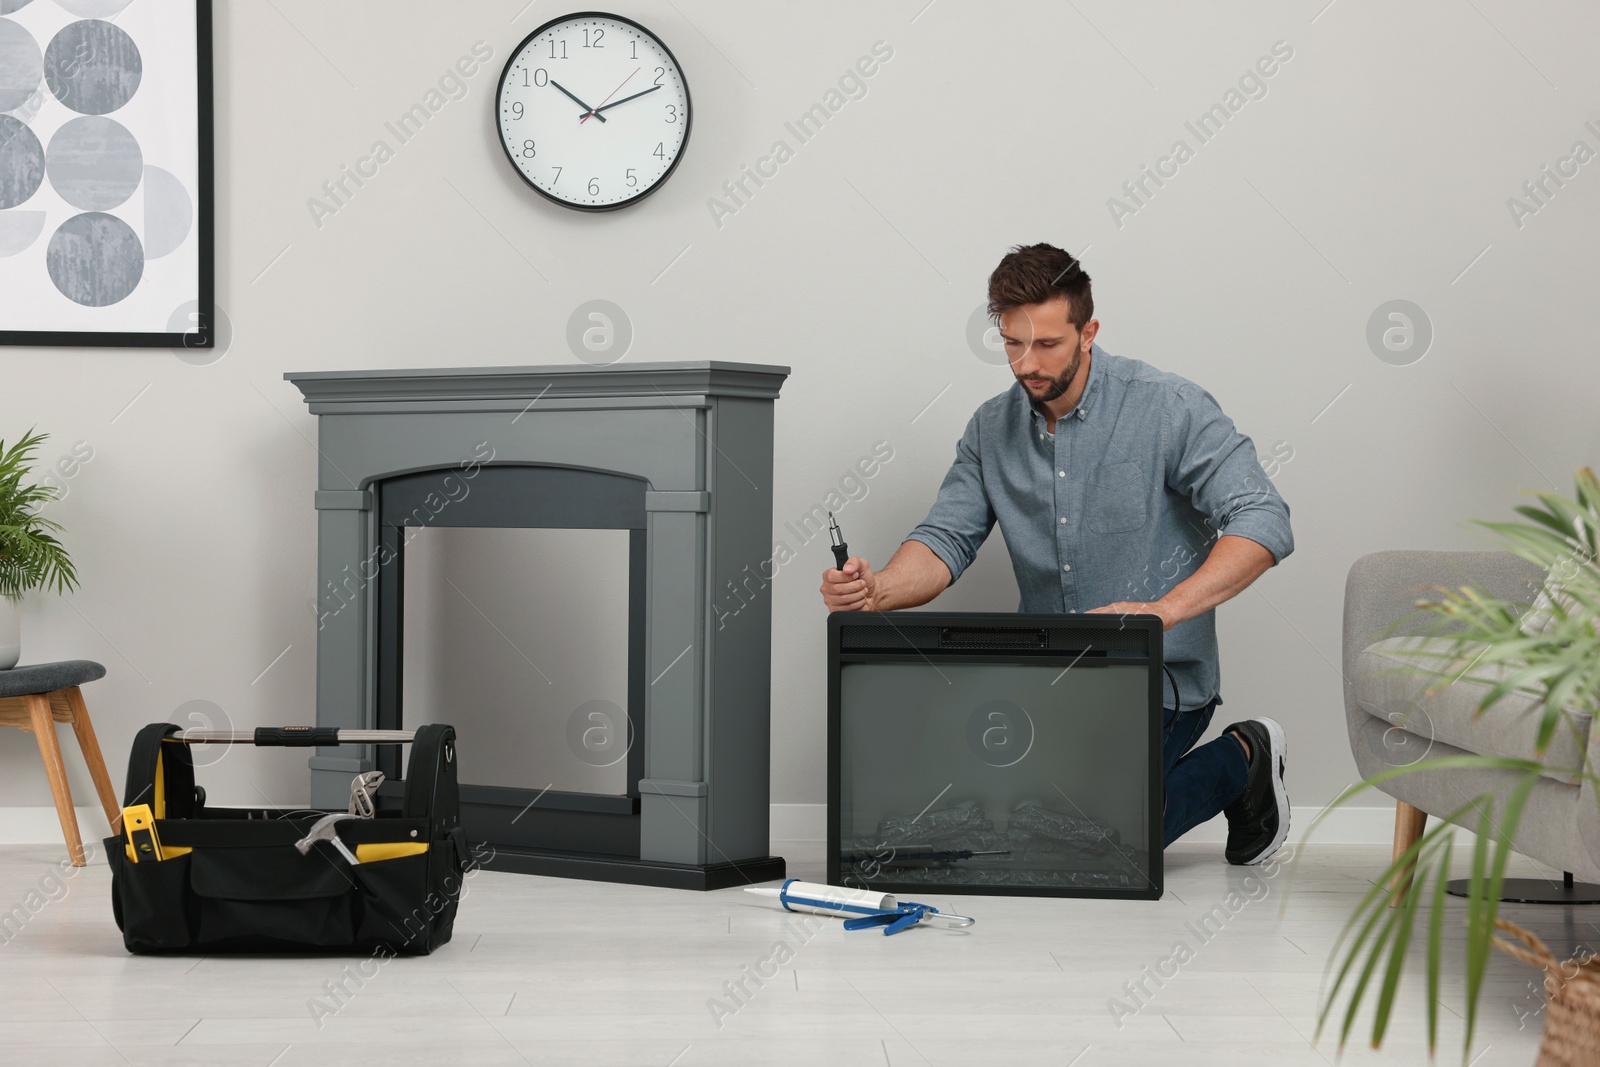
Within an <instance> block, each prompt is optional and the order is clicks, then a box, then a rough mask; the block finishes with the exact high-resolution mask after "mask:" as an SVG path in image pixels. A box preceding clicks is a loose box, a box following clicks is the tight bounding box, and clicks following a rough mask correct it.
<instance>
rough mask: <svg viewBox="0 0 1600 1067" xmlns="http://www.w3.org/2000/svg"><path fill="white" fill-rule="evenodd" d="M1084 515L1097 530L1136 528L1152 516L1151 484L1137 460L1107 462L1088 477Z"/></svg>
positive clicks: (1090, 527)
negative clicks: (1132, 461)
mask: <svg viewBox="0 0 1600 1067" xmlns="http://www.w3.org/2000/svg"><path fill="white" fill-rule="evenodd" d="M1084 517H1085V518H1086V519H1087V520H1088V523H1089V529H1091V530H1093V531H1094V532H1095V533H1102V534H1117V533H1128V532H1129V531H1131V530H1137V529H1139V528H1140V527H1141V526H1143V525H1144V524H1145V521H1146V520H1147V519H1149V517H1150V487H1149V485H1147V484H1146V478H1145V475H1144V472H1143V471H1142V470H1140V469H1139V465H1138V464H1137V463H1108V464H1106V465H1105V466H1103V467H1101V468H1100V469H1098V470H1097V471H1095V472H1094V474H1093V475H1092V476H1091V477H1090V479H1089V488H1088V492H1087V494H1085V498H1084Z"/></svg>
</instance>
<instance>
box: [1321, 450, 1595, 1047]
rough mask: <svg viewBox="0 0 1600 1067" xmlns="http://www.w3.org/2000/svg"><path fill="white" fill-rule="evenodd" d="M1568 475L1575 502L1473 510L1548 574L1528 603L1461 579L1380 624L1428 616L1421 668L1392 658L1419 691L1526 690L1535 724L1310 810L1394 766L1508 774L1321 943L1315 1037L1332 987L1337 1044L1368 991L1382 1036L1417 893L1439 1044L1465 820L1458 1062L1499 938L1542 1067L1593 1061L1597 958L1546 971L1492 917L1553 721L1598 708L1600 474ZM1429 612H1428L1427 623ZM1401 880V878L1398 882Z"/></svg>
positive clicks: (1431, 1031)
mask: <svg viewBox="0 0 1600 1067" xmlns="http://www.w3.org/2000/svg"><path fill="white" fill-rule="evenodd" d="M1576 483H1577V492H1576V497H1575V498H1574V499H1569V498H1566V497H1563V496H1560V495H1557V494H1553V493H1538V494H1536V495H1537V496H1538V497H1539V500H1540V504H1538V505H1526V506H1519V507H1517V508H1516V509H1515V510H1516V511H1517V513H1519V514H1520V515H1522V516H1524V518H1525V519H1526V521H1512V522H1479V521H1476V520H1474V523H1473V524H1474V525H1477V526H1482V527H1486V528H1487V529H1489V530H1490V531H1492V533H1493V534H1494V536H1495V538H1496V539H1497V540H1498V541H1500V543H1501V544H1503V545H1504V546H1505V547H1506V548H1508V549H1509V550H1510V551H1512V552H1514V553H1515V554H1516V555H1518V556H1520V557H1522V558H1523V559H1526V560H1529V561H1530V562H1532V563H1535V564H1537V565H1538V566H1539V567H1541V568H1542V569H1543V570H1544V571H1545V572H1546V580H1545V584H1544V588H1543V590H1542V591H1541V592H1540V594H1539V596H1538V599H1537V600H1536V601H1535V602H1534V603H1533V604H1532V605H1531V606H1530V605H1528V604H1524V603H1516V602H1510V601H1504V600H1500V599H1497V598H1493V597H1490V596H1487V595H1486V594H1484V593H1483V592H1482V591H1481V590H1478V589H1475V588H1473V587H1471V586H1463V587H1461V588H1459V589H1453V590H1452V589H1444V588H1442V587H1440V588H1439V595H1438V596H1437V598H1436V599H1432V600H1429V599H1420V600H1418V601H1416V608H1417V611H1416V612H1414V613H1413V614H1412V615H1410V616H1408V617H1407V619H1403V620H1401V621H1400V622H1398V623H1396V624H1394V625H1393V626H1392V627H1391V628H1390V631H1389V633H1390V635H1392V634H1393V631H1395V630H1398V629H1400V628H1401V626H1402V625H1404V624H1405V623H1407V622H1412V623H1415V622H1416V621H1418V620H1419V619H1420V620H1421V621H1423V622H1424V623H1425V624H1426V626H1425V628H1424V633H1423V634H1422V635H1421V636H1424V637H1436V638H1441V639H1442V640H1443V641H1444V642H1445V644H1443V645H1439V644H1435V645H1433V647H1432V648H1431V649H1427V648H1415V649H1412V650H1409V654H1411V655H1414V656H1428V657H1432V659H1433V661H1434V662H1433V664H1432V665H1428V666H1416V667H1411V666H1407V667H1401V668H1398V669H1399V670H1402V671H1414V672H1418V673H1423V674H1426V675H1429V676H1430V677H1433V678H1434V679H1435V681H1434V683H1433V685H1431V686H1430V688H1429V690H1428V692H1435V691H1437V690H1438V689H1440V688H1443V687H1445V686H1447V685H1451V684H1454V683H1455V682H1456V681H1459V680H1462V679H1466V680H1468V681H1473V682H1479V683H1482V684H1484V685H1486V686H1487V687H1488V688H1487V691H1486V693H1485V696H1484V698H1483V699H1482V701H1480V703H1479V705H1478V707H1477V709H1476V710H1475V712H1474V715H1475V716H1481V715H1483V714H1484V713H1485V712H1487V711H1488V710H1489V709H1490V708H1491V707H1493V706H1494V705H1495V704H1497V703H1499V702H1500V701H1501V700H1502V699H1503V698H1505V697H1506V696H1508V695H1510V694H1512V693H1524V694H1528V695H1530V696H1532V697H1533V698H1535V704H1534V708H1535V710H1536V711H1537V713H1538V714H1539V715H1540V719H1539V729H1538V735H1537V741H1536V743H1535V748H1534V757H1535V758H1533V759H1508V758H1500V757H1495V756H1475V755H1468V756H1451V757H1442V758H1434V759H1424V760H1421V761H1418V762H1416V763H1412V764H1409V765H1407V766H1403V767H1395V768H1392V769H1390V770H1386V771H1384V772H1382V773H1380V774H1378V775H1375V776H1374V777H1372V778H1371V779H1369V780H1367V781H1364V782H1362V783H1359V784H1358V785H1355V786H1352V787H1351V788H1349V789H1347V790H1345V791H1344V793H1342V794H1341V795H1340V796H1339V797H1338V798H1337V799H1336V800H1335V801H1334V802H1333V804H1332V805H1330V806H1329V808H1328V809H1325V810H1324V812H1323V813H1322V814H1321V815H1319V816H1318V818H1317V819H1316V820H1315V821H1313V823H1312V827H1311V829H1312V830H1315V828H1316V825H1317V823H1319V822H1321V820H1322V819H1323V818H1325V817H1326V815H1327V814H1328V812H1330V811H1331V810H1332V809H1333V808H1335V807H1337V806H1338V805H1340V804H1343V803H1345V802H1346V801H1348V800H1350V799H1351V798H1352V797H1354V796H1356V795H1357V794H1359V793H1361V792H1362V791H1363V790H1366V789H1370V788H1372V787H1373V786H1375V785H1378V784H1380V783H1382V782H1384V781H1387V780H1389V779H1391V778H1395V777H1398V776H1399V775H1402V774H1413V773H1416V772H1418V771H1424V770H1428V769H1432V768H1462V767H1469V768H1478V769H1483V768H1492V769H1498V770H1502V771H1508V772H1511V773H1510V774H1509V775H1508V776H1506V778H1507V779H1508V781H1509V783H1510V784H1509V788H1507V787H1504V786H1502V787H1500V788H1497V789H1495V790H1493V791H1489V792H1485V793H1483V794H1480V795H1478V796H1475V797H1472V798H1470V799H1469V800H1468V801H1467V803H1465V804H1463V805H1462V806H1461V807H1460V808H1457V809H1456V810H1455V811H1454V812H1452V813H1450V814H1449V815H1447V816H1446V817H1445V818H1444V819H1441V820H1439V821H1438V822H1437V823H1436V825H1435V826H1434V828H1433V829H1431V830H1429V831H1428V832H1427V833H1426V834H1423V835H1422V836H1421V837H1420V838H1419V839H1418V840H1417V841H1416V843H1415V844H1413V845H1412V846H1411V847H1410V848H1409V849H1407V850H1406V851H1405V852H1403V853H1402V854H1401V855H1399V856H1398V857H1396V858H1395V860H1394V863H1393V864H1391V866H1390V867H1389V869H1388V870H1387V871H1386V872H1384V874H1383V876H1382V877H1380V878H1379V879H1377V880H1376V881H1375V882H1374V884H1373V887H1372V889H1371V890H1369V891H1368V892H1367V893H1366V895H1365V896H1364V897H1363V898H1362V900H1361V901H1360V903H1359V904H1358V905H1357V906H1356V909H1355V913H1354V914H1353V915H1351V916H1350V919H1349V921H1348V922H1347V923H1346V924H1345V926H1344V929H1343V931H1342V932H1341V934H1340V936H1339V939H1338V941H1337V943H1336V944H1335V946H1334V948H1333V952H1332V954H1331V957H1330V960H1329V973H1330V975H1331V977H1332V981H1331V983H1329V984H1328V985H1326V986H1325V992H1324V995H1323V997H1322V1004H1321V1005H1320V1010H1319V1017H1318V1023H1317V1034H1318V1035H1319V1036H1320V1035H1321V1033H1322V1030H1323V1027H1324V1025H1325V1024H1326V1023H1327V1022H1328V1021H1329V1019H1330V1017H1331V1016H1332V1015H1333V1014H1334V1009H1335V1006H1336V1001H1338V999H1339V998H1340V995H1341V993H1342V994H1344V995H1345V997H1346V998H1347V1003H1346V1006H1345V1010H1344V1012H1343V1014H1342V1018H1341V1019H1340V1025H1339V1044H1340V1047H1341V1048H1342V1047H1343V1045H1344V1043H1345V1040H1346V1039H1347V1038H1348V1036H1349V1034H1350V1032H1351V1030H1352V1028H1353V1027H1354V1023H1355V1019H1356V1015H1357V1012H1358V1011H1359V1009H1360V1007H1361V1005H1362V1003H1363V1002H1364V1001H1365V1000H1366V998H1367V997H1368V996H1371V997H1373V998H1375V1007H1374V1012H1373V1026H1372V1034H1371V1042H1372V1046H1373V1047H1374V1048H1376V1047H1378V1046H1379V1045H1380V1044H1381V1042H1382V1040H1383V1036H1384V1033H1385V1031H1386V1029H1387V1027H1388V1023H1389V1021H1390V1018H1391V1012H1392V1008H1393V1005H1394V999H1395V995H1396V992H1397V990H1398V987H1399V979H1400V975H1401V973H1402V971H1403V969H1404V967H1405V963H1406V958H1407V953H1408V949H1409V948H1410V945H1411V941H1412V934H1413V930H1414V929H1415V925H1416V922H1417V921H1418V916H1419V913H1420V912H1421V911H1422V910H1423V907H1422V906H1423V904H1424V903H1426V905H1427V910H1428V916H1427V920H1426V923H1427V927H1426V928H1427V937H1426V939H1425V945H1426V948H1425V954H1426V962H1425V967H1426V974H1427V1001H1428V1009H1427V1031H1428V1044H1429V1048H1430V1050H1432V1049H1434V1048H1436V1047H1437V1039H1438V1027H1439V1019H1438V1000H1439V972H1440V957H1441V945H1442V942H1443V940H1444V924H1445V909H1446V901H1445V884H1446V881H1447V880H1448V878H1449V876H1450V860H1451V851H1452V846H1453V837H1454V830H1455V825H1454V824H1455V821H1456V820H1458V819H1459V820H1462V821H1463V822H1466V823H1468V824H1471V825H1474V826H1475V829H1476V834H1477V837H1476V842H1475V844H1474V845H1473V851H1472V862H1471V876H1470V878H1469V879H1468V893H1467V898H1466V916H1465V919H1466V926H1467V936H1466V942H1465V951H1466V976H1465V977H1466V995H1467V1003H1466V1034H1465V1041H1464V1044H1463V1057H1462V1059H1463V1062H1465V1060H1466V1055H1465V1054H1466V1051H1467V1050H1469V1049H1470V1048H1471V1047H1472V1038H1473V1032H1474V1028H1475V1026H1476V1023H1477V1020H1478V1010H1477V1009H1478V999H1479V994H1480V993H1481V992H1482V989H1483V980H1484V974H1485V970H1486V968H1487V965H1488V960H1489V955H1490V950H1491V948H1492V947H1498V948H1500V949H1502V950H1504V951H1506V952H1508V953H1510V954H1511V955H1513V956H1516V957H1517V958H1519V959H1523V960H1525V961H1528V962H1534V963H1537V964H1538V965H1540V966H1543V967H1544V968H1545V970H1546V980H1545V989H1546V992H1547V993H1548V994H1549V997H1550V1012H1549V1014H1548V1015H1547V1018H1546V1022H1545V1032H1544V1044H1543V1047H1542V1049H1541V1054H1540V1059H1539V1064H1540V1065H1541V1067H1544V1065H1552V1067H1553V1065H1565V1064H1569V1063H1570V1064H1578V1063H1600V961H1594V960H1588V959H1585V960H1575V961H1567V962H1566V963H1565V964H1561V965H1559V968H1557V967H1555V966H1553V965H1555V964H1556V961H1555V960H1554V958H1553V957H1552V956H1550V954H1549V953H1548V951H1547V950H1545V948H1544V946H1543V945H1542V943H1540V942H1539V939H1538V938H1537V937H1535V936H1534V935H1532V934H1531V933H1529V932H1528V931H1526V930H1523V929H1521V928H1520V927H1517V926H1516V925H1515V924H1513V923H1510V922H1508V921H1507V920H1505V919H1503V918H1499V917H1497V915H1496V910H1497V907H1498V904H1499V901H1500V895H1501V884H1502V881H1503V880H1504V876H1505V870H1506V862H1507V860H1508V859H1509V857H1510V854H1511V851H1512V849H1511V846H1510V842H1511V839H1512V837H1513V835H1514V834H1515V832H1516V828H1517V826H1518V824H1519V822H1520V820H1521V818H1522V814H1523V808H1524V805H1525V804H1526V802H1527V799H1528V795H1529V793H1531V792H1532V790H1533V787H1534V785H1535V783H1536V782H1537V781H1538V779H1539V773H1540V770H1541V769H1542V768H1543V766H1544V764H1543V758H1544V754H1545V752H1546V751H1547V749H1548V747H1549V745H1550V742H1551V740H1552V739H1553V738H1554V737H1555V736H1556V731H1557V730H1569V729H1576V727H1577V723H1576V716H1577V715H1581V714H1582V713H1585V712H1587V713H1588V714H1590V715H1591V716H1593V715H1596V714H1597V713H1600V633H1597V628H1600V558H1597V557H1600V553H1597V549H1600V544H1597V541H1596V535H1597V532H1600V482H1597V481H1596V479H1595V474H1594V471H1593V470H1591V469H1590V468H1587V467H1585V468H1583V469H1582V470H1580V471H1578V472H1577V474H1576ZM1427 615H1433V616H1437V619H1433V620H1429V619H1427ZM1441 648H1442V649H1443V650H1444V657H1445V658H1447V659H1448V663H1447V665H1445V666H1440V665H1439V660H1440V658H1441ZM1395 651H1403V650H1398V649H1397V650H1395ZM1474 672H1476V673H1474ZM1529 713H1531V712H1529ZM1575 713H1576V714H1575ZM1562 769H1563V770H1564V771H1568V772H1570V771H1571V770H1572V769H1571V768H1562ZM1577 773H1578V774H1579V776H1580V780H1581V781H1584V782H1588V783H1591V784H1594V783H1596V782H1597V779H1596V777H1595V769H1594V768H1591V767H1589V766H1587V759H1586V760H1585V766H1583V767H1581V768H1579V769H1578V771H1577ZM1597 814H1600V813H1597ZM1310 832H1311V831H1308V834H1309V833H1310ZM1391 886H1393V887H1397V888H1402V890H1403V894H1404V895H1403V897H1402V899H1401V900H1400V902H1399V904H1398V906H1393V907H1391V906H1389V905H1390V899H1389V898H1390V894H1389V893H1388V892H1386V890H1387V889H1388V888H1389V887H1391ZM1406 886H1409V889H1404V888H1403V887H1406ZM1497 930H1499V931H1505V932H1508V933H1510V934H1512V935H1513V936H1514V937H1515V938H1517V940H1518V941H1521V942H1522V944H1521V945H1519V944H1517V943H1515V942H1511V941H1506V940H1503V939H1501V938H1499V937H1497V936H1496V931H1497ZM1523 946H1527V947H1523ZM1530 949H1532V950H1535V951H1530ZM1336 961H1337V962H1336ZM1556 969H1559V970H1560V972H1561V977H1560V978H1557V977H1556V976H1555V974H1554V971H1555V970H1556Z"/></svg>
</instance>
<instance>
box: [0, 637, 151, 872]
mask: <svg viewBox="0 0 1600 1067" xmlns="http://www.w3.org/2000/svg"><path fill="white" fill-rule="evenodd" d="M105 674H106V669H105V668H104V667H102V666H100V664H98V663H94V662H92V661H90V660H86V659H71V660H63V661H61V662H60V663H36V664H33V665H31V666H27V667H13V668H12V669H11V670H9V671H0V726H15V727H17V728H18V729H19V730H27V731H28V732H30V733H32V734H33V735H34V738H35V739H36V740H37V741H38V742H39V754H40V755H41V756H43V757H44V770H45V774H46V775H47V776H48V777H49V779H50V792H51V793H52V794H53V795H54V796H55V800H56V814H57V815H58V816H59V817H60V818H61V832H62V834H63V835H64V836H65V837H66V839H67V851H68V852H69V853H70V854H71V855H72V865H73V866H74V867H82V866H83V864H84V857H83V840H82V839H81V838H80V837H79V836H78V815H77V812H75V811H74V810H73V808H72V790H71V789H69V788H68V787H67V769H66V766H65V764H63V763H62V762H61V745H60V744H59V743H58V741H57V740H56V725H55V724H56V723H58V722H69V723H71V724H72V731H73V733H75V734H77V735H78V748H79V749H81V750H82V751H83V761H84V762H85V763H87V764H88V765H89V777H90V778H92V779H94V787H95V790H96V791H97V792H98V793H99V794H100V805H101V806H102V807H103V808H105V809H106V819H107V820H108V821H109V822H110V823H111V833H112V835H113V836H115V835H116V834H119V833H121V832H122V807H121V805H119V804H118V803H117V794H116V791H115V790H114V789H112V787H111V776H110V775H108V774H107V773H106V761H105V760H104V759H102V758H101V756H100V743H99V742H98V741H96V740H95V736H94V724H93V723H91V722H90V721H89V710H88V709H87V708H85V707H84V706H83V694H82V693H80V692H78V686H80V685H82V684H83V683H84V682H92V681H94V680H95V679H97V678H104V677H105Z"/></svg>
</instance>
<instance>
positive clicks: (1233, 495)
mask: <svg viewBox="0 0 1600 1067" xmlns="http://www.w3.org/2000/svg"><path fill="white" fill-rule="evenodd" d="M1165 418H1166V433H1167V484H1168V485H1170V486H1171V487H1172V488H1173V489H1175V490H1177V491H1178V492H1180V493H1183V494H1184V495H1185V496H1187V497H1188V498H1189V500H1190V502H1192V503H1193V504H1194V506H1195V507H1196V508H1198V509H1199V510H1200V511H1201V512H1203V513H1204V514H1205V515H1206V516H1207V518H1208V519H1209V521H1210V523H1211V526H1212V528H1213V529H1215V530H1216V531H1217V533H1218V535H1219V536H1220V535H1222V534H1232V535H1233V536H1235V537H1247V538H1249V539H1250V540H1252V541H1254V542H1256V543H1257V544H1259V545H1261V546H1262V547H1263V548H1265V549H1266V550H1267V551H1268V552H1271V553H1272V561H1273V563H1274V564H1277V563H1280V562H1282V561H1283V559H1284V557H1286V556H1287V555H1289V553H1291V552H1293V551H1294V534H1293V532H1292V531H1291V530H1290V528H1289V505H1288V504H1287V503H1285V502H1284V499H1283V497H1282V496H1280V495H1279V493H1278V489H1277V487H1276V486H1275V485H1273V484H1272V479H1270V478H1268V477H1267V474H1266V472H1265V471H1264V470H1262V469H1261V464H1260V462H1259V461H1258V460H1257V459H1256V450H1255V445H1254V444H1253V443H1252V442H1251V440H1250V438H1249V437H1247V436H1245V435H1244V434H1242V433H1240V432H1239V431H1238V430H1237V429H1235V427H1234V425H1233V420H1232V419H1230V418H1228V416H1227V415H1226V414H1224V413H1223V410H1222V408H1221V406H1220V405H1219V404H1218V403H1217V401H1216V398H1215V397H1213V396H1212V395H1211V394H1210V393H1208V392H1207V391H1206V390H1204V389H1202V388H1201V387H1200V386H1198V385H1195V384H1194V383H1193V382H1187V383H1185V384H1184V385H1182V386H1180V387H1179V388H1176V389H1173V390H1172V391H1171V392H1169V394H1168V401H1167V411H1166V415H1165Z"/></svg>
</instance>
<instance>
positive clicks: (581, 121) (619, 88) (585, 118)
mask: <svg viewBox="0 0 1600 1067" xmlns="http://www.w3.org/2000/svg"><path fill="white" fill-rule="evenodd" d="M641 69H642V68H640V67H634V68H633V74H637V73H639V71H640V70H641ZM633 74H630V75H628V77H626V78H623V79H622V85H627V84H628V81H629V80H630V79H631V78H632V77H633ZM622 85H619V86H617V87H616V88H615V89H613V90H611V94H610V96H607V97H606V99H605V100H602V101H600V102H599V103H598V104H596V105H595V106H594V111H599V110H600V109H601V108H603V107H605V106H606V100H610V99H611V97H612V96H616V95H617V94H618V93H620V92H622ZM594 111H591V112H589V114H588V115H585V116H583V118H581V119H579V120H578V125H579V126H582V125H583V124H584V123H585V122H588V121H589V119H590V117H591V116H592V115H593V114H594Z"/></svg>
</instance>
